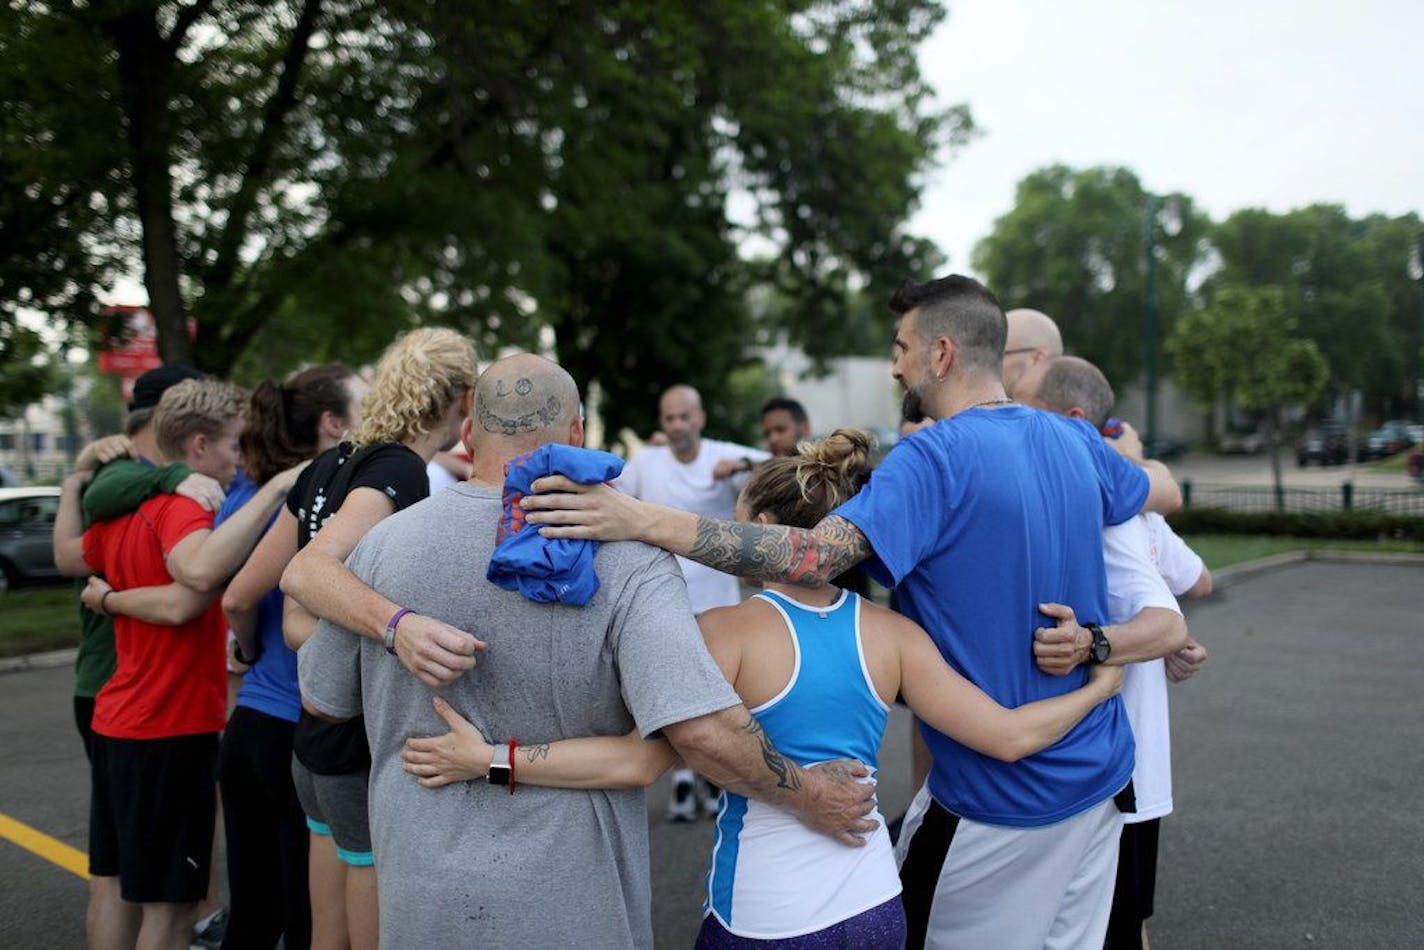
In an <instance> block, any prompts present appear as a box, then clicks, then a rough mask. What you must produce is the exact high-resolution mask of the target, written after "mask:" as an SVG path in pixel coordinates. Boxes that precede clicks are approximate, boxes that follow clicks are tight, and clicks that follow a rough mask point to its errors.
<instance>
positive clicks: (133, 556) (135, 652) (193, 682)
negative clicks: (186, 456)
mask: <svg viewBox="0 0 1424 950" xmlns="http://www.w3.org/2000/svg"><path fill="white" fill-rule="evenodd" d="M212 526H213V515H212V513H211V512H209V511H204V510H203V508H202V506H201V505H199V504H198V503H197V502H195V501H192V500H191V499H188V498H184V497H182V496H181V495H157V496H155V497H153V498H150V499H149V500H148V501H146V502H144V503H143V504H142V505H140V506H139V508H138V510H137V511H135V512H134V513H133V514H131V515H125V516H124V517H122V518H115V519H113V520H112V521H101V522H99V523H97V524H95V525H94V526H93V527H92V528H90V529H89V530H88V531H86V532H84V560H85V561H86V562H88V564H89V566H90V567H92V568H93V569H94V571H95V572H96V573H99V574H103V575H104V578H105V579H106V580H107V581H108V582H109V583H110V584H112V585H113V586H114V588H115V589H116V590H128V589H130V588H134V587H154V586H162V585H164V584H169V583H171V582H172V581H173V577H172V576H171V575H170V574H169V573H168V569H167V567H166V566H165V565H164V558H165V557H167V555H168V552H169V551H172V550H173V547H174V546H175V545H176V544H177V543H178V542H179V541H182V540H183V539H184V538H185V537H187V536H188V535H190V534H192V533H193V532H194V531H202V530H208V529H211V528H212ZM226 641H227V622H226V621H225V620H224V619H223V613H222V604H221V602H220V600H219V599H218V598H214V599H213V602H212V603H211V604H210V605H209V606H208V609H207V610H205V611H204V612H203V613H202V614H200V615H199V616H197V617H196V618H194V619H193V620H190V621H189V622H187V623H185V624H183V625H181V626H177V627H164V626H159V625H157V624H150V623H144V622H143V621H142V620H137V619H135V618H133V617H115V618H114V650H115V653H116V654H117V655H118V666H117V668H116V669H115V670H114V675H113V676H111V677H110V678H109V681H108V682H107V683H105V684H104V688H103V689H101V690H99V694H98V695H97V696H96V697H95V698H94V731H95V732H97V733H99V734H100V735H102V736H108V737H109V738H111V739H162V738H166V737H169V736H187V735H194V734H197V733H204V732H220V731H221V730H222V727H223V722H224V719H225V718H226V714H227V662H226V657H225V655H224V654H225V650H226V647H227V642H226Z"/></svg>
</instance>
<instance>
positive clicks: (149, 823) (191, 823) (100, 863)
mask: <svg viewBox="0 0 1424 950" xmlns="http://www.w3.org/2000/svg"><path fill="white" fill-rule="evenodd" d="M93 750H94V751H93V756H94V766H93V796H92V799H91V801H90V805H89V873H90V874H93V875H96V876H98V877H118V879H119V891H120V893H121V894H122V896H123V898H124V900H126V901H132V902H134V903H139V904H153V903H164V904H184V903H189V902H191V901H197V900H201V899H202V898H203V897H204V896H205V895H206V894H207V892H208V873H209V871H210V870H211V865H212V855H213V825H214V821H215V819H216V808H217V783H216V781H215V779H214V774H215V770H216V768H217V757H218V734H217V733H215V732H210V733H203V734H201V735H195V736H174V737H172V738H166V739H111V738H109V737H107V736H102V735H98V734H97V733H96V734H95V736H94V745H93Z"/></svg>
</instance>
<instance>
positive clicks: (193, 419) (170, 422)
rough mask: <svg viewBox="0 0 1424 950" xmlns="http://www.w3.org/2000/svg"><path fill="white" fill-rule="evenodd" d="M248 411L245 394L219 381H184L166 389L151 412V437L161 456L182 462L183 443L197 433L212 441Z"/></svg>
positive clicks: (230, 384) (229, 384) (235, 387)
mask: <svg viewBox="0 0 1424 950" xmlns="http://www.w3.org/2000/svg"><path fill="white" fill-rule="evenodd" d="M246 410H247V393H246V392H245V391H244V390H242V389H240V388H238V387H237V386H234V385H232V383H225V382H223V381H222V380H218V379H185V380H183V381H182V382H181V383H177V384H175V385H173V386H169V387H168V388H167V389H166V390H164V392H163V397H162V398H161V399H159V400H158V405H157V406H156V407H155V408H154V410H153V437H154V439H155V440H156V441H157V442H158V450H159V451H160V452H162V453H163V455H164V457H165V458H167V459H169V460H171V461H175V462H180V461H182V460H183V443H185V442H187V441H188V439H189V438H190V437H192V436H194V435H197V434H198V433H202V434H203V435H205V436H207V437H208V438H210V439H211V438H215V437H216V436H217V435H218V433H220V432H222V430H223V427H224V426H226V425H228V424H229V423H230V422H232V421H233V420H234V419H240V418H242V417H243V414H244V413H245V412H246Z"/></svg>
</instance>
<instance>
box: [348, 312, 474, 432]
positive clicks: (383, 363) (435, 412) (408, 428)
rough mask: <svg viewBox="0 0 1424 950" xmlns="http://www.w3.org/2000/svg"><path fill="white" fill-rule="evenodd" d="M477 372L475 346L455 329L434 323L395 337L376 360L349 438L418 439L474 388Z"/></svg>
mask: <svg viewBox="0 0 1424 950" xmlns="http://www.w3.org/2000/svg"><path fill="white" fill-rule="evenodd" d="M478 375H479V369H478V367H477V361H476V357H475V345H474V344H473V343H471V342H470V341H469V339H468V338H466V337H465V336H463V335H461V334H459V333H456V332H455V331H454V330H448V329H444V328H439V327H431V328H425V329H420V330H411V331H410V332H409V333H406V334H403V335H402V336H399V337H397V338H396V341H395V342H394V343H392V344H391V345H390V346H388V347H386V351H385V352H384V353H382V354H381V359H380V362H378V363H377V364H376V380H375V382H373V383H372V384H371V388H370V390H369V391H367V393H366V397H365V398H364V399H363V400H362V401H361V425H360V426H359V427H358V428H357V429H356V431H355V432H353V433H352V434H351V438H350V441H351V442H353V443H355V444H356V445H375V444H376V443H378V442H400V443H407V442H410V441H411V440H413V439H418V438H420V437H421V436H423V435H425V434H426V433H427V432H429V431H430V430H431V429H433V428H434V427H435V425H436V424H437V423H438V422H439V421H440V420H441V418H443V417H444V415H445V413H447V412H449V410H450V406H452V405H453V404H454V403H456V402H458V401H459V400H461V399H463V398H464V397H465V394H466V393H467V392H469V391H470V390H471V389H473V388H474V385H475V378H476V377H477V376H478Z"/></svg>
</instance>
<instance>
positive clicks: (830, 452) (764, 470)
mask: <svg viewBox="0 0 1424 950" xmlns="http://www.w3.org/2000/svg"><path fill="white" fill-rule="evenodd" d="M874 453H875V440H874V439H873V438H871V436H870V433H868V432H865V431H862V430H860V429H837V430H836V431H835V432H832V433H831V434H830V435H828V436H827V437H826V438H824V439H821V440H819V441H817V442H802V443H801V444H800V445H799V446H797V454H796V455H792V456H787V457H783V458H774V459H771V460H770V461H767V462H763V463H762V464H760V465H758V466H757V468H756V472H755V473H754V474H753V475H752V477H751V478H750V479H749V480H748V481H747V487H746V488H745V489H744V490H743V492H742V504H744V505H745V506H746V508H747V513H748V514H749V515H750V516H751V517H753V518H755V517H756V516H757V515H759V514H761V513H763V512H765V513H766V514H768V515H770V516H771V519H772V520H773V521H775V522H776V523H777V524H784V525H789V526H790V527H793V528H814V527H815V526H816V523H817V522H819V521H820V520H821V519H822V518H824V517H826V515H828V514H830V513H831V510H832V509H834V508H835V507H836V506H837V505H839V504H841V503H842V502H844V501H846V500H847V499H849V498H850V497H851V496H852V495H854V494H855V493H856V492H858V491H860V488H861V486H862V485H864V484H865V482H866V479H868V478H869V477H870V469H871V459H872V457H873V456H874Z"/></svg>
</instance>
